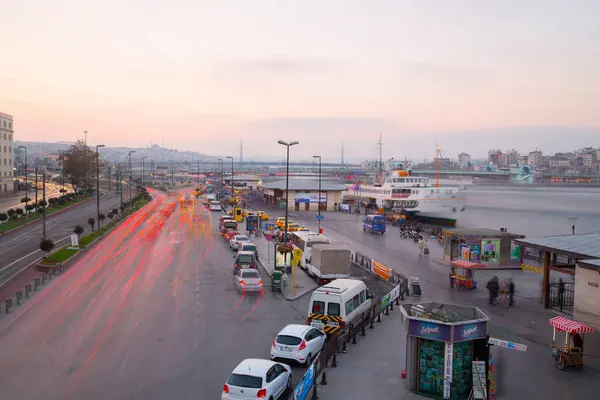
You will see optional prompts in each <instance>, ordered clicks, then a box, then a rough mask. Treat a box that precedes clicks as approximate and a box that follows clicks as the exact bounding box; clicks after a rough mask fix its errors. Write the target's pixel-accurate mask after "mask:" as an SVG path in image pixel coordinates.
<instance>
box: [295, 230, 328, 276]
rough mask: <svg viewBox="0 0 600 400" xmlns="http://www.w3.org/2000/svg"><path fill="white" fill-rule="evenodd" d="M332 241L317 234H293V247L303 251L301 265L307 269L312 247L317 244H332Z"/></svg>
mask: <svg viewBox="0 0 600 400" xmlns="http://www.w3.org/2000/svg"><path fill="white" fill-rule="evenodd" d="M330 243H331V240H329V238H328V237H327V236H325V235H321V234H320V233H315V232H292V245H294V246H295V247H297V248H299V249H300V250H302V260H300V262H299V264H298V265H300V267H301V268H304V269H306V264H307V263H308V261H309V260H310V257H311V255H312V247H313V246H314V245H315V244H330Z"/></svg>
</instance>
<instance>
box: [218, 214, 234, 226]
mask: <svg viewBox="0 0 600 400" xmlns="http://www.w3.org/2000/svg"><path fill="white" fill-rule="evenodd" d="M225 221H234V222H235V219H234V218H233V217H232V216H231V215H222V216H221V218H219V227H221V226H223V224H224V223H225Z"/></svg>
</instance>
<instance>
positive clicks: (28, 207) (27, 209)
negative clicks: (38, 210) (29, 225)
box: [25, 204, 35, 214]
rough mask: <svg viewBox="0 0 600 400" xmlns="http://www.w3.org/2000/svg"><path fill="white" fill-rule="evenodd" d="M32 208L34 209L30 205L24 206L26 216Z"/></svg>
mask: <svg viewBox="0 0 600 400" xmlns="http://www.w3.org/2000/svg"><path fill="white" fill-rule="evenodd" d="M34 208H35V207H34V206H33V205H31V204H27V205H26V206H25V211H27V214H29V213H30V212H31V211H33V209H34Z"/></svg>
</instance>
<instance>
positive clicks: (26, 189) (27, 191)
mask: <svg viewBox="0 0 600 400" xmlns="http://www.w3.org/2000/svg"><path fill="white" fill-rule="evenodd" d="M19 148H20V149H24V150H25V197H27V195H28V194H29V190H28V189H29V188H28V187H27V172H28V169H27V146H19ZM25 206H26V207H27V202H25Z"/></svg>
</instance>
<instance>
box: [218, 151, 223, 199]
mask: <svg viewBox="0 0 600 400" xmlns="http://www.w3.org/2000/svg"><path fill="white" fill-rule="evenodd" d="M217 161H219V168H220V169H219V181H220V189H219V190H220V192H221V196H222V195H223V159H222V158H217Z"/></svg>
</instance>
